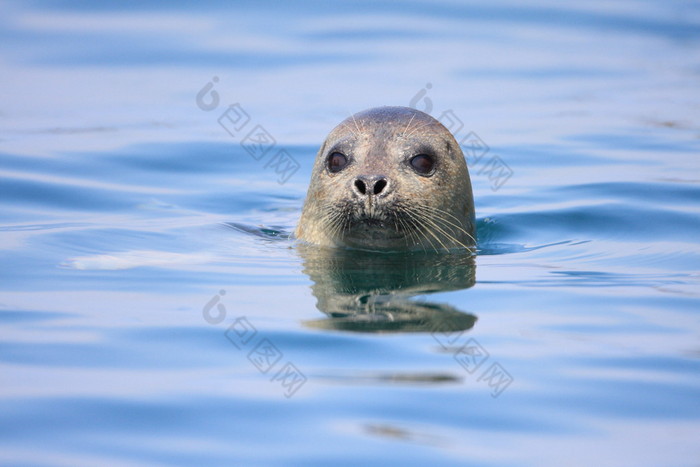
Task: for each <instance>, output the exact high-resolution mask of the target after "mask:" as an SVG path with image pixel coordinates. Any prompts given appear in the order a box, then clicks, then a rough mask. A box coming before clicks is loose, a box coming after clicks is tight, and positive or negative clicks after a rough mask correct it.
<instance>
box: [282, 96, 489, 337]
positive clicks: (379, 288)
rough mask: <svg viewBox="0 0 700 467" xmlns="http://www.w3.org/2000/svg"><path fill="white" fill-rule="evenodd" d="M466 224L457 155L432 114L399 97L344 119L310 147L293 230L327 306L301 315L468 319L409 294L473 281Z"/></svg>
mask: <svg viewBox="0 0 700 467" xmlns="http://www.w3.org/2000/svg"><path fill="white" fill-rule="evenodd" d="M474 225H475V222H474V204H473V197H472V189H471V182H470V180H469V172H468V170H467V165H466V162H465V160H464V155H463V153H462V151H461V149H460V147H459V145H458V144H457V142H456V141H455V139H454V137H453V136H452V135H451V134H450V132H449V131H448V130H447V129H446V128H445V127H444V126H443V125H442V124H441V123H440V122H438V121H437V120H435V119H434V118H433V117H431V116H430V115H427V114H425V113H423V112H420V111H417V110H415V109H411V108H407V107H381V108H376V109H370V110H367V111H364V112H360V113H358V114H355V115H353V116H352V117H350V118H348V119H346V120H345V121H344V122H342V123H341V124H340V125H338V126H337V127H336V128H334V129H333V130H332V131H331V133H330V134H329V135H328V137H327V139H326V141H325V142H324V143H323V145H322V146H321V149H320V150H319V152H318V155H317V157H316V162H315V164H314V168H313V173H312V178H311V183H310V185H309V190H308V193H307V197H306V201H305V203H304V208H303V210H302V215H301V219H300V221H299V224H298V226H297V229H296V232H295V234H296V237H297V238H298V239H299V240H301V241H302V243H301V244H300V245H299V251H300V252H301V254H302V256H303V257H304V267H305V269H304V272H305V273H306V274H308V275H309V277H310V278H311V279H312V280H313V282H314V285H313V286H312V290H313V293H314V295H315V296H316V298H317V300H318V302H317V306H318V308H319V309H320V310H321V311H322V312H324V313H326V314H327V315H328V319H323V320H314V321H309V322H307V323H306V324H307V325H309V326H312V327H320V328H326V329H339V330H349V331H363V332H381V331H384V332H416V331H423V332H429V331H442V332H449V331H458V330H465V329H470V328H471V327H472V326H473V325H474V322H475V321H476V317H475V316H474V315H471V314H468V313H463V312H461V311H459V310H456V309H455V308H453V307H451V306H449V305H443V304H436V303H429V302H425V301H415V300H411V299H410V297H412V296H414V295H418V294H427V293H433V292H438V291H446V290H457V289H462V288H467V287H471V286H472V285H473V284H474V269H475V266H474V258H473V255H472V251H471V247H473V246H474V245H475V243H476V242H475V235H474ZM329 247H330V248H329ZM333 247H335V248H333ZM378 251H381V252H384V253H388V254H377V253H376V252H378Z"/></svg>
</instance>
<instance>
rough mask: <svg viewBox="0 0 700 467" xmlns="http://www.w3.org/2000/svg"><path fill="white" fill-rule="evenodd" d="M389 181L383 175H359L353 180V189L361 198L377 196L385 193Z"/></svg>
mask: <svg viewBox="0 0 700 467" xmlns="http://www.w3.org/2000/svg"><path fill="white" fill-rule="evenodd" d="M388 185H389V181H388V180H387V179H386V177H384V176H383V175H372V176H367V175H360V176H359V177H357V178H356V179H355V183H353V187H354V188H355V192H356V193H358V194H360V195H361V196H379V195H381V194H382V193H386V192H387V186H388Z"/></svg>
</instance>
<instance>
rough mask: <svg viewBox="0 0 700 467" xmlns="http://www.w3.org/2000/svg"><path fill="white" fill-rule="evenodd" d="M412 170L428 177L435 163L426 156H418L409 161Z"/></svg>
mask: <svg viewBox="0 0 700 467" xmlns="http://www.w3.org/2000/svg"><path fill="white" fill-rule="evenodd" d="M409 162H410V164H411V167H413V170H415V171H416V172H418V173H419V174H421V175H428V174H429V173H430V172H432V171H433V167H435V161H434V160H433V158H432V157H430V156H428V155H426V154H418V155H417V156H414V157H413V158H411V160H410V161H409Z"/></svg>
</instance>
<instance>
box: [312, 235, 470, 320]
mask: <svg viewBox="0 0 700 467" xmlns="http://www.w3.org/2000/svg"><path fill="white" fill-rule="evenodd" d="M298 251H299V252H300V254H301V256H302V258H303V261H304V263H303V264H304V272H305V273H306V274H307V275H308V276H309V277H310V278H311V280H312V281H313V283H314V284H313V285H312V286H311V290H312V292H313V294H314V296H315V297H316V299H317V303H316V306H317V307H318V309H319V310H320V311H321V312H323V313H325V314H326V315H327V317H326V318H323V319H317V320H310V321H306V322H305V323H304V324H305V325H306V326H309V327H313V328H320V329H334V330H343V331H356V332H434V331H440V332H449V331H463V330H466V329H471V328H472V327H473V326H474V323H475V322H476V319H477V317H476V316H475V315H473V314H470V313H466V312H463V311H460V310H458V309H457V308H455V307H453V306H451V305H447V304H443V303H434V302H430V301H426V300H416V299H413V297H415V296H417V295H424V294H431V293H435V292H443V291H450V290H460V289H466V288H469V287H471V286H473V285H474V277H475V270H476V264H475V262H474V256H473V254H472V253H471V252H451V253H439V254H436V253H416V252H412V253H392V254H381V253H376V252H365V251H357V250H339V249H327V248H318V247H313V246H309V245H299V248H298Z"/></svg>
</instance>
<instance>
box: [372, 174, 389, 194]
mask: <svg viewBox="0 0 700 467" xmlns="http://www.w3.org/2000/svg"><path fill="white" fill-rule="evenodd" d="M385 187H386V180H384V179H383V178H382V179H381V180H377V183H375V184H374V190H373V191H374V194H375V195H378V194H379V193H381V192H382V190H383V189H384V188H385Z"/></svg>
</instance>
